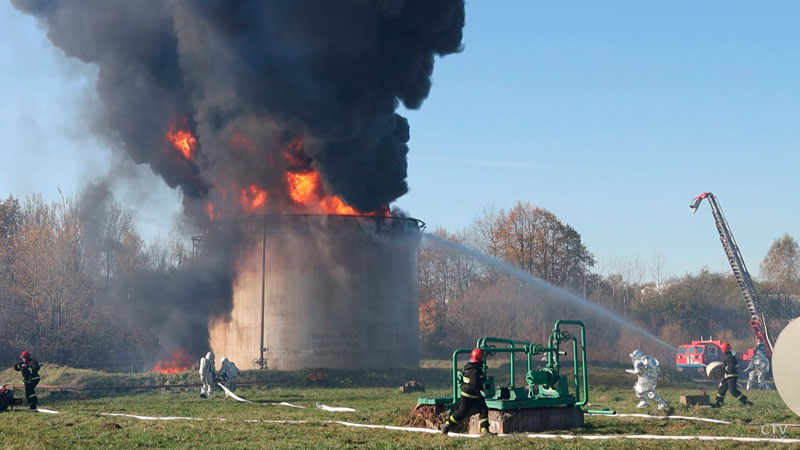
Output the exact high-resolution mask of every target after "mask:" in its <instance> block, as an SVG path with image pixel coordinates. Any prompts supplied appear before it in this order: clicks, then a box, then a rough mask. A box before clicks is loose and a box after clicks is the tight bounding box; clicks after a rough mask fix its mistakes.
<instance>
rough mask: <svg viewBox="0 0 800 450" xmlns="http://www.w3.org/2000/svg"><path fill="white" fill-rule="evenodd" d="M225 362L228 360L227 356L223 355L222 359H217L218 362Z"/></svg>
mask: <svg viewBox="0 0 800 450" xmlns="http://www.w3.org/2000/svg"><path fill="white" fill-rule="evenodd" d="M226 362H228V357H227V356H223V357H222V359H220V360H219V363H220V364H225V363H226Z"/></svg>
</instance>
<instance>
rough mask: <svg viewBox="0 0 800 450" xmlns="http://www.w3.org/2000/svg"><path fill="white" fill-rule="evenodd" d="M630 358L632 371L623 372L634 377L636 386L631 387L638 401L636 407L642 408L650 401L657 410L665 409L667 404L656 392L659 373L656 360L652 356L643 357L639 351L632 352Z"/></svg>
mask: <svg viewBox="0 0 800 450" xmlns="http://www.w3.org/2000/svg"><path fill="white" fill-rule="evenodd" d="M630 357H631V361H633V369H627V370H625V372H628V373H632V374H634V375H636V384H634V385H633V392H635V393H636V398H637V399H639V404H638V405H636V407H637V408H644V407H646V406H647V405H648V403H650V400H652V401H654V402H655V403H656V405H658V409H664V408H666V407H667V402H665V401H664V399H663V398H661V396H660V395H658V393H657V392H656V386H657V385H658V376H659V373H660V369H659V367H658V360H657V359H655V358H653V357H652V356H647V355H645V354H644V353H643V352H642V351H641V350H639V349H636V350H634V351H632V352H631V354H630Z"/></svg>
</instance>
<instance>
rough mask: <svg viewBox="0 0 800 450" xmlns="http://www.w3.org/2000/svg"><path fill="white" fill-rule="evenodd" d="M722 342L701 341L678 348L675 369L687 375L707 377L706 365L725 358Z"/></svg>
mask: <svg viewBox="0 0 800 450" xmlns="http://www.w3.org/2000/svg"><path fill="white" fill-rule="evenodd" d="M720 345H722V341H712V340H702V339H701V340H699V341H692V343H691V344H684V345H681V346H680V347H678V353H677V354H676V355H675V368H676V369H677V370H678V372H683V373H685V374H686V375H689V376H694V375H699V376H705V370H706V365H708V364H709V363H712V362H714V361H719V360H721V359H722V358H723V355H724V354H723V353H722V350H721V349H720Z"/></svg>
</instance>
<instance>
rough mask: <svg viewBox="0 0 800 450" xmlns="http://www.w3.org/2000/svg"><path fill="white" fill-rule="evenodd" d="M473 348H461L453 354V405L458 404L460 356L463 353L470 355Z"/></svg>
mask: <svg viewBox="0 0 800 450" xmlns="http://www.w3.org/2000/svg"><path fill="white" fill-rule="evenodd" d="M471 351H472V349H471V348H460V349H458V350H456V351H454V352H453V405H455V404H456V402H458V376H457V375H456V373H458V355H460V354H461V353H470V352H471Z"/></svg>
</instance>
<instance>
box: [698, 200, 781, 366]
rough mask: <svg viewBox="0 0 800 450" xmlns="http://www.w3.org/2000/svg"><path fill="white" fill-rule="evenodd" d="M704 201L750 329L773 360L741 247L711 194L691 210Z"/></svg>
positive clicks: (763, 320) (770, 345) (767, 333)
mask: <svg viewBox="0 0 800 450" xmlns="http://www.w3.org/2000/svg"><path fill="white" fill-rule="evenodd" d="M703 199H708V203H709V204H710V205H711V213H712V214H713V215H714V222H716V224H717V231H718V232H719V240H720V241H721V242H722V248H723V249H724V250H725V255H726V256H727V257H728V262H729V263H730V265H731V269H733V276H734V277H735V278H736V283H737V284H738V285H739V290H740V291H741V292H742V297H744V303H745V305H746V306H747V310H748V311H749V312H750V328H752V329H753V334H755V336H756V340H758V343H760V344H764V347H765V350H766V353H767V356H768V357H769V358H770V359H771V358H772V342H771V340H770V338H769V332H768V331H767V322H766V320H765V319H764V314H763V313H759V312H758V309H757V307H759V306H760V303H761V302H760V299H759V297H758V293H757V292H756V288H755V286H754V285H753V280H752V279H751V278H750V273H749V272H748V271H747V266H745V264H744V259H743V258H742V254H741V253H740V252H739V246H738V245H736V240H735V239H734V238H733V233H732V232H731V229H730V227H729V226H728V221H727V220H725V216H724V215H723V214H722V209H721V208H720V207H719V204H718V203H717V199H716V198H715V197H714V194H712V193H711V192H703V193H702V194H700V195H698V196H697V197H696V198H695V199H694V201H692V204H691V205H689V208H691V209H692V212H693V213H694V212H697V208H698V207H699V206H700V203H701V202H702V201H703Z"/></svg>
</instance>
